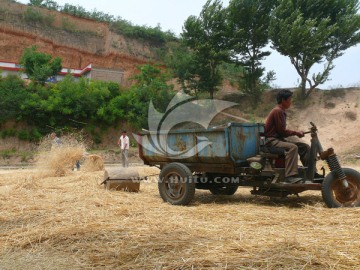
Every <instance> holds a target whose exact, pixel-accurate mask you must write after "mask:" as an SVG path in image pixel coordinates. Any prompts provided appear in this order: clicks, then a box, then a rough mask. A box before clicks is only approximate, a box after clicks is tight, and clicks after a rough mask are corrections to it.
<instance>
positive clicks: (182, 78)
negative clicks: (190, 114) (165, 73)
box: [165, 41, 197, 93]
mask: <svg viewBox="0 0 360 270" xmlns="http://www.w3.org/2000/svg"><path fill="white" fill-rule="evenodd" d="M165 62H166V66H167V67H168V68H170V69H171V70H172V72H173V74H174V76H175V77H176V78H177V81H178V83H179V84H180V85H181V88H182V90H183V91H184V92H186V93H189V92H190V90H195V93H196V92H197V80H196V61H195V57H194V54H193V51H192V50H190V49H189V48H188V47H187V46H186V45H184V43H183V42H181V41H180V42H176V43H172V44H170V45H169V52H168V53H167V55H166V58H165Z"/></svg>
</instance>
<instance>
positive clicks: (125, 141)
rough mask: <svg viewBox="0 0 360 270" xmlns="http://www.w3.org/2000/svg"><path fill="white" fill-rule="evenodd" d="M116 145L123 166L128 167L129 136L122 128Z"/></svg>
mask: <svg viewBox="0 0 360 270" xmlns="http://www.w3.org/2000/svg"><path fill="white" fill-rule="evenodd" d="M118 145H119V146H120V150H121V159H122V164H123V167H124V168H125V167H129V159H128V155H129V137H128V136H127V135H126V131H125V130H124V131H123V132H122V134H121V136H120V138H119V140H118Z"/></svg>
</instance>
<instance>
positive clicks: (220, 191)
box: [209, 186, 238, 195]
mask: <svg viewBox="0 0 360 270" xmlns="http://www.w3.org/2000/svg"><path fill="white" fill-rule="evenodd" d="M237 189H238V187H216V186H215V187H211V188H209V190H210V192H211V194H213V195H234V194H235V192H236V191H237Z"/></svg>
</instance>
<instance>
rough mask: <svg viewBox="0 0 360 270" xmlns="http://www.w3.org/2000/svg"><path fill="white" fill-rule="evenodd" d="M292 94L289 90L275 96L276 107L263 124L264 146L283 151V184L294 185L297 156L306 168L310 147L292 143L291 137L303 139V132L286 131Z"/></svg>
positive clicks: (304, 144)
mask: <svg viewBox="0 0 360 270" xmlns="http://www.w3.org/2000/svg"><path fill="white" fill-rule="evenodd" d="M292 95H293V93H292V92H291V91H290V90H287V89H286V90H281V91H280V92H278V94H277V96H276V100H277V104H278V105H277V106H276V107H275V108H274V109H272V110H271V112H270V113H269V115H268V117H267V119H266V122H265V137H266V142H265V143H266V146H268V147H277V148H283V149H285V182H287V183H296V182H299V181H300V180H301V178H300V177H298V154H299V155H300V160H301V162H302V164H303V165H304V166H305V167H307V166H308V162H309V155H310V146H309V145H308V144H306V143H304V142H301V141H297V142H292V141H290V140H289V137H291V136H297V137H299V138H302V137H304V132H303V131H294V130H289V129H286V112H285V111H286V110H287V109H289V108H290V106H291V102H292V100H291V98H292Z"/></svg>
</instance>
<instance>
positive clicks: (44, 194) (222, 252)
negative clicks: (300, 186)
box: [0, 168, 360, 270]
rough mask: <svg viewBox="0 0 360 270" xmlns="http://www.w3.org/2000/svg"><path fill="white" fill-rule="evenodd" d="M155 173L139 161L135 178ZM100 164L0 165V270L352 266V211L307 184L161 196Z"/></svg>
mask: <svg viewBox="0 0 360 270" xmlns="http://www.w3.org/2000/svg"><path fill="white" fill-rule="evenodd" d="M154 172H155V173H156V172H157V171H154V169H146V168H143V169H142V170H141V171H140V174H141V176H145V175H150V174H153V173H154ZM102 177H103V172H91V173H89V172H83V171H79V172H72V173H69V174H68V175H67V176H63V177H54V176H52V177H40V176H39V174H38V173H37V171H36V170H34V171H31V170H29V171H21V170H17V171H11V172H7V173H1V172H0V207H1V215H0V269H2V270H6V269H9V270H10V269H11V270H12V269H205V268H208V269H358V267H359V265H360V239H359V233H360V209H359V208H349V209H328V208H325V206H324V203H323V202H322V198H321V196H320V194H319V193H317V192H308V193H304V194H303V195H302V196H301V197H300V198H297V197H295V196H293V197H291V198H288V199H284V200H269V199H268V198H266V197H255V196H251V195H250V194H249V190H248V189H246V188H242V189H240V190H239V191H238V192H237V193H236V194H235V195H234V196H230V197H227V196H218V197H216V196H213V195H210V193H209V192H208V191H197V192H196V195H195V198H194V201H193V203H192V204H191V205H190V206H187V207H177V206H171V205H169V204H166V203H164V202H162V200H161V199H160V197H159V195H158V191H157V184H156V183H155V182H154V181H150V182H151V183H142V184H141V185H142V187H141V190H140V192H139V193H127V192H121V191H107V190H105V189H104V188H103V187H102V186H100V185H99V183H101V181H102Z"/></svg>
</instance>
